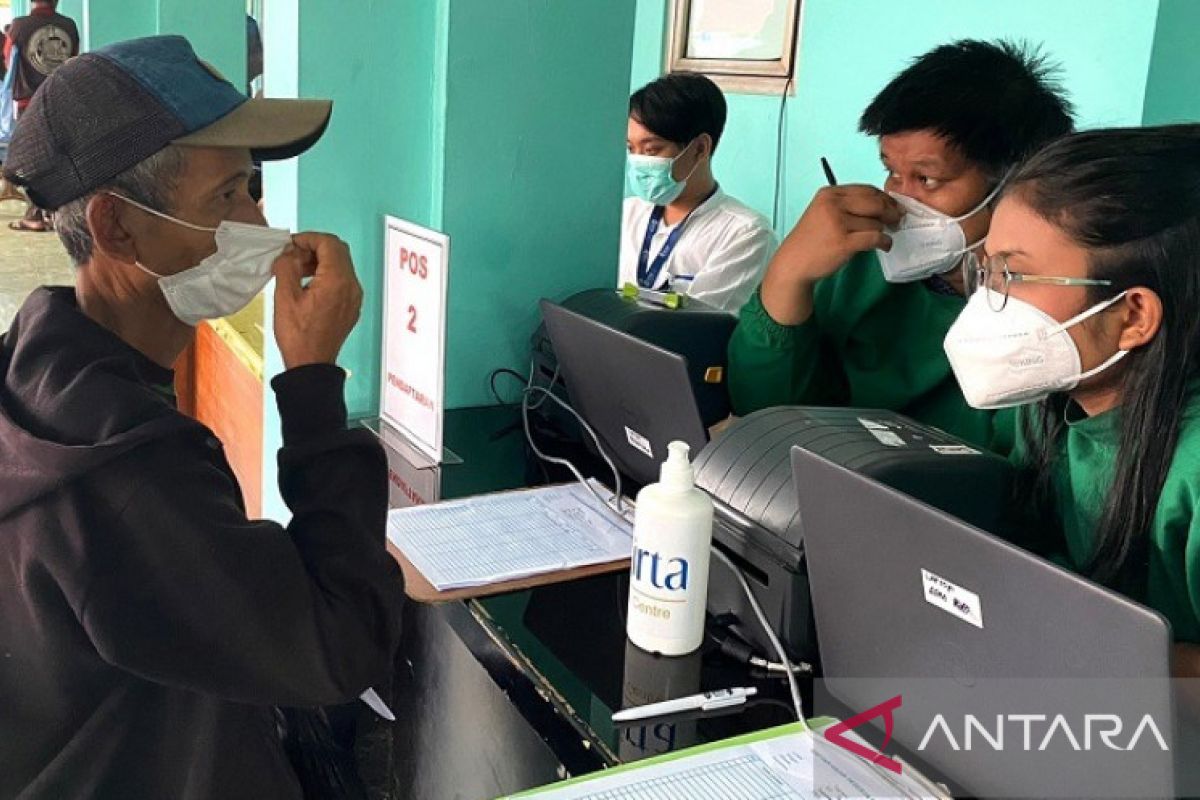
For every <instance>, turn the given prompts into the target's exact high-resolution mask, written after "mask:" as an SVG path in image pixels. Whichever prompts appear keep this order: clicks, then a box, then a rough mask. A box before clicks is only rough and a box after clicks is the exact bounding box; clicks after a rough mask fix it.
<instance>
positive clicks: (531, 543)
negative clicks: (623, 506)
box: [388, 483, 633, 591]
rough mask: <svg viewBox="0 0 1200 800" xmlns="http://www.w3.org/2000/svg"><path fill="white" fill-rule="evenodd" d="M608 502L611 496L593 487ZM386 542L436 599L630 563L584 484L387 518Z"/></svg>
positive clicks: (622, 532) (626, 545)
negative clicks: (471, 589) (429, 586)
mask: <svg viewBox="0 0 1200 800" xmlns="http://www.w3.org/2000/svg"><path fill="white" fill-rule="evenodd" d="M592 485H593V486H594V487H595V488H596V491H597V492H598V493H599V494H600V495H601V496H602V497H605V498H607V497H609V496H610V495H611V493H610V492H608V490H606V489H605V488H604V487H603V486H601V485H599V484H595V483H593V484H592ZM388 539H389V540H390V541H391V542H392V544H394V545H395V546H396V547H398V548H399V549H400V551H401V552H402V553H404V555H405V557H407V558H408V560H409V561H411V562H412V564H413V566H415V567H416V568H417V569H419V570H420V571H421V574H422V575H424V576H425V577H426V578H427V579H428V580H429V582H430V583H431V584H432V585H433V587H434V588H435V589H437V590H438V591H445V590H448V589H460V588H464V587H468V586H484V585H487V584H491V583H500V582H502V581H510V580H516V579H518V578H526V577H529V576H531V575H540V574H543V573H546V572H558V571H560V570H567V569H574V568H576V567H586V566H591V565H593V564H604V563H608V562H610V561H619V560H621V559H623V558H629V557H630V555H631V554H632V552H633V526H632V525H631V524H629V523H624V524H622V523H621V522H620V521H619V520H618V519H617V518H616V516H615V512H613V513H610V512H609V511H607V510H605V509H603V508H602V507H601V505H600V502H599V501H598V500H597V499H596V498H595V497H594V496H593V495H592V494H591V493H590V492H589V491H588V490H587V489H585V488H584V487H583V486H582V485H580V484H578V483H573V484H567V485H563V486H549V487H546V488H543V489H532V490H528V491H518V492H505V493H502V494H491V495H482V496H479V497H471V498H467V499H464V500H454V501H450V502H447V503H436V504H433V505H428V506H417V507H414V508H402V509H396V510H393V511H391V512H389V513H388Z"/></svg>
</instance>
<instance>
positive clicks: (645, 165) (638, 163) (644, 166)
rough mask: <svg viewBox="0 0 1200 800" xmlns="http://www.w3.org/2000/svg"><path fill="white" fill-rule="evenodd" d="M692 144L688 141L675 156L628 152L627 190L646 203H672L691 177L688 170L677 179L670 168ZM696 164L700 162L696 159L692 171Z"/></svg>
mask: <svg viewBox="0 0 1200 800" xmlns="http://www.w3.org/2000/svg"><path fill="white" fill-rule="evenodd" d="M693 141H694V140H693ZM692 144H693V142H688V145H687V147H685V148H683V150H681V151H680V152H679V155H677V156H675V158H667V157H665V156H639V155H635V154H633V153H630V154H629V159H628V161H626V163H625V176H626V180H627V181H628V183H629V190H630V191H631V192H633V194H634V196H635V197H640V198H642V199H643V200H645V201H646V202H647V203H652V204H654V205H656V206H665V205H667V204H668V203H673V202H674V201H675V200H676V199H677V198H678V197H679V195H681V194H683V188H684V186H686V185H687V182H688V178H690V177H692V173H691V172H689V173H688V174H687V176H686V177H685V178H684V179H683V180H681V181H677V180H675V176H674V175H673V174H672V170H673V169H674V167H675V162H676V161H678V160H679V159H680V158H682V157H683V154H684V153H686V152H687V151H688V149H689V148H690V147H691V146H692ZM698 166H700V162H699V161H696V166H695V167H692V172H695V171H696V167H698Z"/></svg>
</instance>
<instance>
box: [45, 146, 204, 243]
mask: <svg viewBox="0 0 1200 800" xmlns="http://www.w3.org/2000/svg"><path fill="white" fill-rule="evenodd" d="M183 166H184V155H183V150H182V149H181V148H179V147H176V146H175V145H169V146H167V147H164V148H163V149H162V150H159V151H158V152H157V153H155V154H154V155H152V156H150V157H149V158H147V159H146V160H145V161H143V162H141V163H140V164H137V165H135V166H133V167H130V168H129V169H127V170H125V171H124V172H122V173H121V174H120V175H118V176H117V177H115V178H113V179H112V180H111V181H109V182H108V183H107V184H106V185H105V186H103V187H101V188H100V189H97V190H96V191H94V192H91V193H89V194H87V195H84V196H83V197H80V198H78V199H77V200H72V201H71V202H69V203H67V204H66V205H64V206H62V207H61V208H59V209H58V211H56V212H55V215H54V228H55V230H56V231H58V238H59V239H61V240H62V243H63V246H64V247H66V248H67V254H68V255H70V256H71V260H72V261H74V262H75V266H77V267H79V266H83V265H84V264H86V263H87V262H89V261H91V260H92V253H93V251H94V249H95V246H96V242H95V240H94V239H93V238H92V231H91V230H90V229H89V228H88V221H87V207H88V203H89V202H91V199H92V198H93V197H95V196H96V195H98V194H102V193H104V192H113V193H115V194H120V195H124V196H125V197H128V198H129V199H130V200H136V201H137V202H139V203H141V204H143V205H146V206H149V207H150V208H153V209H157V210H159V211H163V212H168V213H169V212H170V211H171V206H172V204H171V197H172V195H173V194H174V192H175V187H176V184H177V183H178V182H179V176H180V175H181V174H183Z"/></svg>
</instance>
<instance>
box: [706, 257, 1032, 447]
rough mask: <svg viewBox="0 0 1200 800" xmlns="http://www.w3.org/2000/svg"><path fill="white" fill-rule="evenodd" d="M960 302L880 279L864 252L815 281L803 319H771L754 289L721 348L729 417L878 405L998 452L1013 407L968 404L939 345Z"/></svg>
mask: <svg viewBox="0 0 1200 800" xmlns="http://www.w3.org/2000/svg"><path fill="white" fill-rule="evenodd" d="M965 305H966V300H965V299H964V298H962V297H959V296H957V295H953V296H951V295H945V294H938V293H937V292H934V291H932V290H930V288H929V287H928V286H926V285H925V284H924V283H906V284H892V283H888V282H887V281H885V280H884V278H883V271H882V269H881V268H880V265H879V259H878V257H877V255H876V254H875V252H874V251H871V252H867V253H859V254H858V255H856V256H855V257H854V258H853V259H851V260H850V261H849V262H847V264H846V265H845V266H844V267H843V268H842V269H841V270H840V271H838V272H837V273H836V274H835V275H833V276H831V277H829V278H826V279H824V280H822V281H820V282H819V283H818V284H817V286H816V290H815V294H814V306H813V315H812V317H810V318H809V319H808V321H806V322H804V323H803V324H800V325H794V326H786V325H780V324H779V323H777V322H775V320H773V319H771V316H770V315H769V314H768V313H767V311H766V309H764V308H763V304H762V298H761V296H760V294H759V293H757V292H756V293H755V295H754V297H752V298H751V300H750V302H749V303H747V304H746V305H745V306H744V307H743V308H742V312H741V317H740V319H739V321H738V326H737V328H736V329H735V331H734V334H733V338H732V339H731V340H730V344H729V392H730V397H731V399H732V401H733V409H734V413H736V414H739V415H745V414H749V413H751V412H754V411H758V410H759V409H763V408H769V407H772V406H781V405H812V406H816V405H820V406H849V407H854V408H882V409H887V410H889V411H896V412H898V413H901V414H904V415H905V416H908V417H912V418H913V419H916V420H918V421H920V422H923V423H925V424H927V425H932V426H933V427H935V428H939V429H941V430H944V431H946V432H947V433H951V434H953V435H955V436H958V437H959V438H961V439H965V440H966V441H968V442H971V443H972V444H975V445H977V446H980V447H985V448H989V449H991V450H993V451H995V452H998V453H1000V454H1002V455H1004V454H1007V453H1008V452H1009V450H1010V449H1011V448H1012V443H1013V437H1014V435H1015V418H1016V415H1015V413H1014V412H1013V411H1012V410H1005V411H1001V412H994V411H979V410H976V409H973V408H971V407H970V406H968V405H967V402H966V400H964V399H963V396H962V391H961V390H960V389H959V386H958V382H957V381H956V380H955V378H954V373H953V372H952V371H951V369H950V362H949V360H947V358H946V353H945V350H944V349H943V342H944V341H945V338H946V332H947V331H948V330H949V329H950V326H951V325H952V324H953V323H954V320H955V319H957V318H958V315H959V313H960V312H961V311H962V310H963V307H964V306H965Z"/></svg>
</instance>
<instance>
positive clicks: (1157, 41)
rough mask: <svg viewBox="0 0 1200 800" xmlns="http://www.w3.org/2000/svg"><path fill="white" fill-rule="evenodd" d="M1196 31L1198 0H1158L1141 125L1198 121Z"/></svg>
mask: <svg viewBox="0 0 1200 800" xmlns="http://www.w3.org/2000/svg"><path fill="white" fill-rule="evenodd" d="M1197 32H1200V3H1198V2H1196V0H1161V2H1160V4H1159V8H1158V26H1157V28H1156V29H1155V32H1154V51H1153V54H1152V56H1151V59H1150V76H1149V78H1148V79H1147V81H1146V106H1145V110H1144V113H1143V115H1142V122H1143V124H1146V125H1161V124H1165V123H1170V122H1197V121H1200V91H1198V90H1197V87H1198V86H1200V53H1198V51H1197V48H1196V34H1197Z"/></svg>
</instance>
